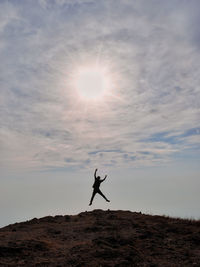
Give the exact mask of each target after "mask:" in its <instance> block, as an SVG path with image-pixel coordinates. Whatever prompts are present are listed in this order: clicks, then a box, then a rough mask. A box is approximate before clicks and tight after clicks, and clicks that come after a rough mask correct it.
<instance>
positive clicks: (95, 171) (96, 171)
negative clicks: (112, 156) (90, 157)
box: [94, 169, 97, 179]
mask: <svg viewBox="0 0 200 267" xmlns="http://www.w3.org/2000/svg"><path fill="white" fill-rule="evenodd" d="M96 174H97V169H96V170H95V172H94V178H95V179H96V178H97V176H96Z"/></svg>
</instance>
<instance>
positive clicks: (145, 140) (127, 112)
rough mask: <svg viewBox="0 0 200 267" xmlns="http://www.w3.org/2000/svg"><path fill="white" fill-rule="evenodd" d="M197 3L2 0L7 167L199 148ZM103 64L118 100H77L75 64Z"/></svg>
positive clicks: (1, 104) (127, 161) (153, 159)
mask: <svg viewBox="0 0 200 267" xmlns="http://www.w3.org/2000/svg"><path fill="white" fill-rule="evenodd" d="M199 11H200V4H199V2H198V1H178V0H177V1H176V0H175V1H167V2H166V3H164V2H163V1H154V0H152V1H89V0H88V1H81V0H79V1H78V0H77V1H69V0H68V1H64V0H57V1H48V0H46V1H45V0H40V1H20V2H18V1H1V3H0V13H1V14H0V15H1V16H0V18H1V19H0V36H1V44H0V59H1V63H2V64H1V66H0V88H1V100H0V112H1V116H0V146H1V150H0V151H1V165H2V166H4V167H5V168H6V167H7V166H13V168H14V167H24V166H25V167H26V168H34V169H46V168H63V167H67V168H68V167H73V168H82V167H88V166H94V165H95V166H97V165H99V163H100V162H101V164H102V165H107V166H116V165H120V166H121V165H126V166H140V165H148V166H149V165H152V164H153V165H154V164H160V163H163V162H167V161H169V160H170V159H171V157H172V156H173V155H174V154H175V153H176V154H177V153H184V151H185V150H186V149H187V148H188V147H190V148H194V149H196V148H197V147H199V146H200V140H199V136H200V132H199V127H200V120H199V118H200V102H199V99H200V88H199V84H200V67H199V62H200V56H199V49H200V46H199V44H200V31H199ZM97 57H99V60H100V61H102V62H106V63H107V64H108V65H109V66H110V71H111V73H113V75H114V76H115V79H114V90H115V92H114V93H113V97H112V98H108V99H107V100H105V102H104V103H99V104H96V105H92V104H91V105H90V106H88V105H86V104H84V103H81V102H78V101H77V99H76V98H75V96H74V92H73V88H71V86H70V82H69V80H70V75H71V72H72V71H73V69H74V68H75V65H76V66H77V65H79V64H83V63H84V62H87V61H91V60H93V61H94V60H96V59H97Z"/></svg>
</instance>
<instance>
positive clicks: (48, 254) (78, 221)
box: [0, 210, 200, 267]
mask: <svg viewBox="0 0 200 267" xmlns="http://www.w3.org/2000/svg"><path fill="white" fill-rule="evenodd" d="M0 266H15V267H16V266H28V267H29V266H30V267H31V266H57V267H59V266H60V267H63V266H80V267H87V266H88V267H90V266H91V267H95V266H102V267H104V266H105V267H106V266H152V267H153V266H162V267H163V266H170V267H172V266H200V221H192V220H182V219H173V218H169V217H162V216H151V215H144V214H141V213H136V212H130V211H110V210H108V211H103V210H94V211H92V212H83V213H80V214H78V215H74V216H69V215H65V216H55V217H51V216H48V217H44V218H41V219H36V218H34V219H32V220H30V221H27V222H22V223H15V224H13V225H9V226H7V227H4V228H1V229H0Z"/></svg>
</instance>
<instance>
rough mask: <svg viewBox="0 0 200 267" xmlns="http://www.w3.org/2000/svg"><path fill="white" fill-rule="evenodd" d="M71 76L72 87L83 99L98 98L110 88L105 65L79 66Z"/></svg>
mask: <svg viewBox="0 0 200 267" xmlns="http://www.w3.org/2000/svg"><path fill="white" fill-rule="evenodd" d="M73 76H74V82H73V83H74V87H75V89H76V91H77V93H78V95H79V96H80V97H81V98H82V99H85V100H100V99H102V98H103V97H104V96H105V95H106V93H108V91H109V90H110V88H111V80H110V77H109V73H108V71H107V69H106V68H105V67H100V66H92V65H90V66H87V67H86V66H85V67H81V68H79V69H78V70H77V71H76V74H75V75H73Z"/></svg>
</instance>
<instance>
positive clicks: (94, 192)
mask: <svg viewBox="0 0 200 267" xmlns="http://www.w3.org/2000/svg"><path fill="white" fill-rule="evenodd" d="M95 195H96V191H95V190H93V193H92V197H91V200H90V204H89V205H92V201H93V199H94V196H95Z"/></svg>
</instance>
